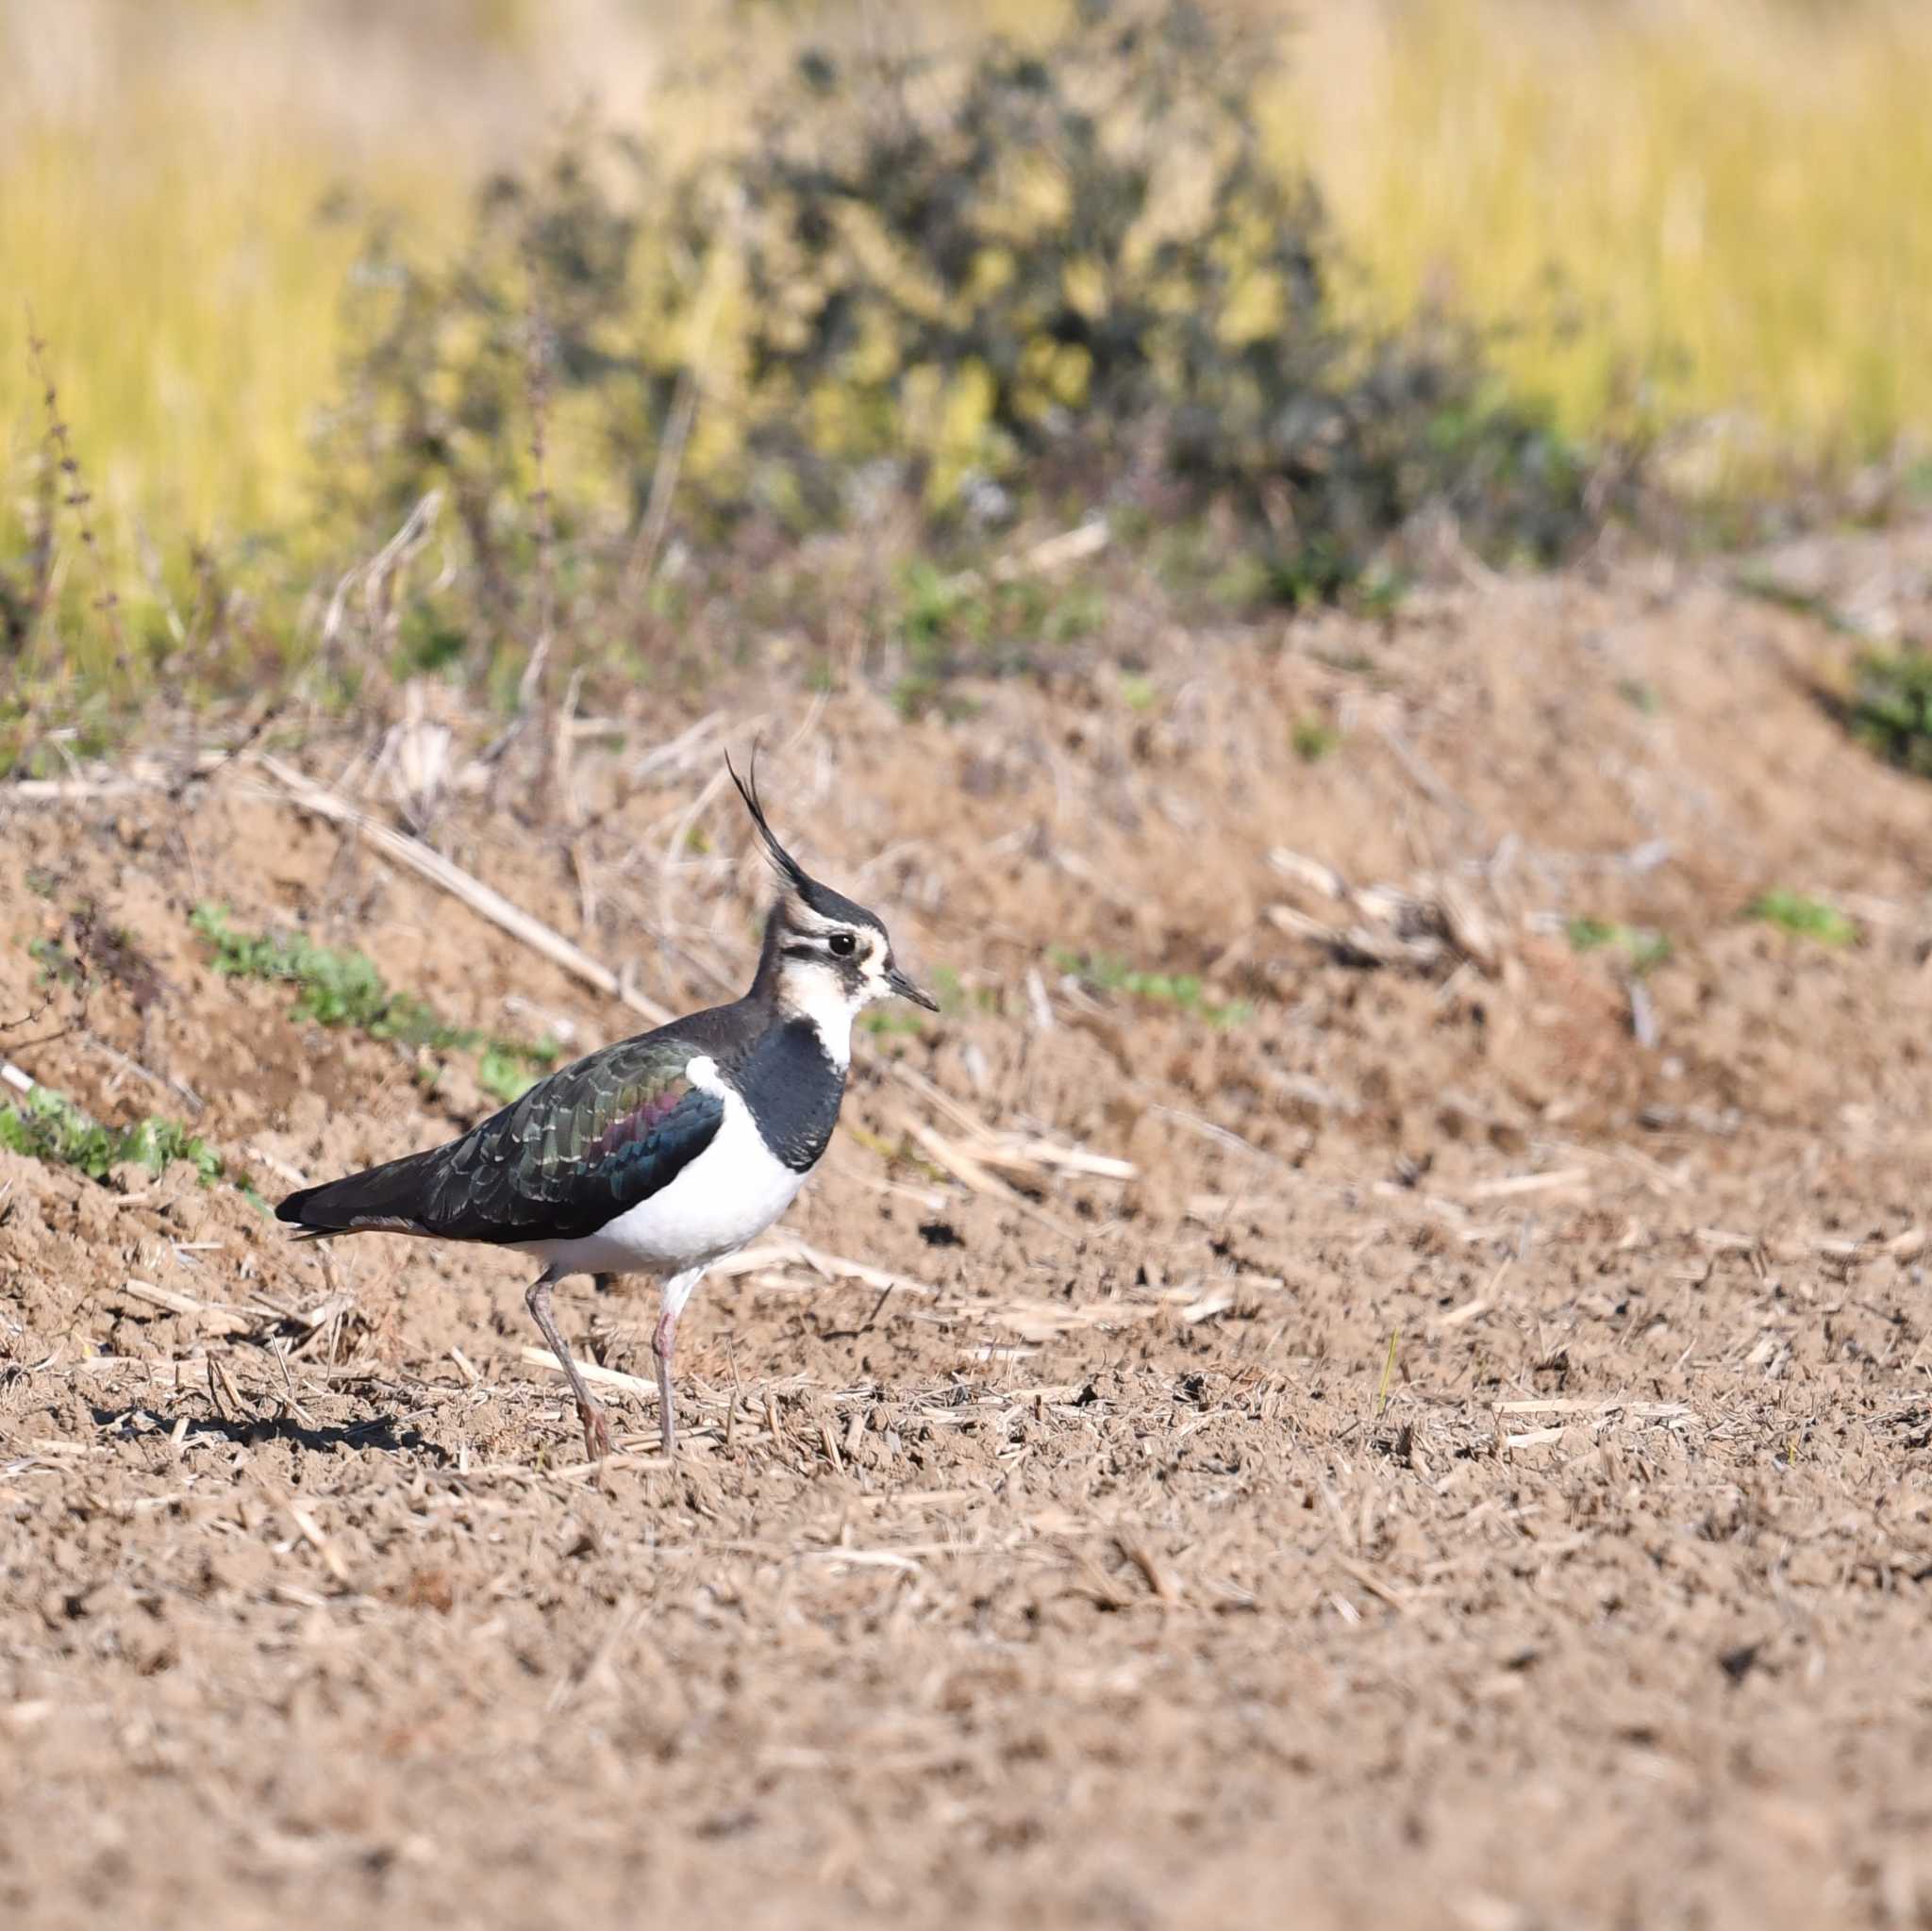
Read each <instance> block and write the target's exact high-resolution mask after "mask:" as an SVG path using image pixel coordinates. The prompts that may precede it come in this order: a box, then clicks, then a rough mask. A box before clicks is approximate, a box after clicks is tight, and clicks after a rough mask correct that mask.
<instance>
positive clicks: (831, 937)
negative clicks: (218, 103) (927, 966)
mask: <svg viewBox="0 0 1932 1931" xmlns="http://www.w3.org/2000/svg"><path fill="white" fill-rule="evenodd" d="M778 917H779V919H780V920H781V921H782V922H783V924H782V930H781V933H780V936H779V943H778V959H779V965H778V1004H779V1006H780V1007H782V1008H783V1009H784V1010H785V1011H787V1012H790V1013H793V1014H795V1015H797V1016H798V1017H799V1018H801V1019H808V1020H810V1021H811V1023H812V1024H813V1026H814V1027H816V1028H817V1031H818V1035H819V1038H820V1039H821V1040H824V1044H825V1050H826V1052H828V1053H829V1054H831V1056H832V1057H833V1058H834V1059H836V1060H838V1061H839V1063H840V1064H841V1065H843V1064H844V1063H845V1061H846V1059H847V1058H848V1057H850V1054H851V1044H852V1022H853V1021H854V1020H855V1019H857V1018H858V1015H859V1014H860V1013H861V1012H863V1011H864V1010H865V1008H866V1007H868V1006H871V1005H874V1003H875V1002H877V1001H878V1000H881V999H910V1000H911V1001H912V1002H913V1003H914V1004H915V1005H918V1006H924V1007H925V1008H926V1009H927V1010H928V1011H930V1012H937V1011H938V1010H939V1006H938V1003H937V1002H936V1001H935V1000H933V999H932V998H930V997H928V996H927V994H925V993H924V992H922V991H921V990H919V988H918V987H917V986H915V985H914V984H913V983H912V981H911V980H910V979H908V977H907V976H906V974H904V973H902V972H901V971H900V970H899V968H898V965H897V963H896V962H895V961H894V959H893V957H892V941H891V939H889V938H888V937H887V936H886V928H885V927H884V926H883V925H881V924H878V922H877V921H876V920H874V918H872V916H871V914H870V913H867V914H866V915H865V916H864V917H862V918H850V919H845V918H836V917H832V916H829V915H827V914H825V913H824V912H820V911H818V910H815V909H814V908H813V907H810V906H808V905H807V904H805V902H804V901H803V900H802V899H801V898H799V897H797V896H796V895H794V894H790V893H788V894H787V896H786V898H785V900H784V902H783V903H782V904H781V906H780V907H779V910H778Z"/></svg>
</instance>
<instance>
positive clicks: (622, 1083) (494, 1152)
mask: <svg viewBox="0 0 1932 1931" xmlns="http://www.w3.org/2000/svg"><path fill="white" fill-rule="evenodd" d="M702 1050H703V1049H702V1048H701V1047H699V1046H697V1045H695V1044H694V1043H693V1042H691V1040H680V1039H678V1038H677V1037H676V1036H675V1034H667V1033H649V1034H646V1035H645V1036H644V1037H643V1038H641V1039H637V1040H625V1041H624V1042H623V1043H622V1044H620V1045H616V1046H610V1047H607V1048H606V1049H605V1050H604V1051H603V1052H601V1053H593V1054H591V1057H589V1058H586V1059H579V1060H576V1061H575V1062H574V1063H573V1064H571V1065H569V1066H565V1067H562V1068H559V1070H558V1071H557V1072H556V1073H553V1074H550V1076H549V1077H548V1078H547V1079H543V1080H540V1081H539V1082H538V1083H537V1084H536V1085H535V1086H533V1087H532V1088H531V1089H530V1090H529V1091H528V1092H526V1093H525V1094H524V1096H523V1097H522V1098H521V1099H519V1100H515V1101H512V1102H511V1104H510V1105H509V1106H508V1107H505V1108H504V1109H503V1110H502V1111H501V1112H500V1113H496V1114H492V1115H491V1118H489V1119H488V1120H486V1121H484V1122H483V1124H481V1125H480V1126H477V1127H475V1128H474V1129H473V1130H472V1131H471V1132H469V1133H467V1134H465V1135H464V1136H463V1138H462V1139H460V1140H454V1141H452V1142H451V1143H450V1144H449V1145H448V1146H442V1147H438V1148H436V1149H434V1150H433V1151H431V1152H428V1153H421V1154H411V1155H409V1156H408V1157H407V1158H405V1159H400V1160H391V1161H390V1162H389V1163H388V1164H387V1165H386V1166H381V1167H373V1168H371V1169H370V1170H369V1171H368V1172H367V1173H363V1174H351V1175H349V1177H348V1178H346V1179H342V1180H336V1181H332V1182H330V1183H329V1184H327V1185H325V1186H323V1187H312V1188H308V1189H307V1190H304V1191H303V1192H300V1193H296V1194H291V1196H290V1197H289V1198H288V1199H287V1200H285V1201H283V1202H282V1204H281V1205H280V1207H277V1208H276V1213H277V1214H278V1216H279V1217H280V1218H281V1219H283V1220H285V1221H292V1222H294V1223H295V1224H297V1225H299V1226H302V1227H305V1228H308V1229H309V1230H310V1231H313V1232H337V1231H341V1232H346V1231H349V1230H351V1229H353V1228H357V1227H392V1228H396V1229H399V1230H403V1231H408V1232H411V1233H421V1234H434V1235H440V1236H441V1237H443V1238H444V1239H447V1240H489V1241H494V1242H498V1243H511V1242H521V1241H530V1240H578V1239H581V1238H582V1237H583V1236H584V1235H586V1234H590V1233H594V1232H595V1231H596V1230H597V1229H598V1228H599V1227H601V1226H603V1225H604V1224H606V1223H607V1222H608V1221H612V1220H615V1219H616V1218H617V1216H618V1215H619V1214H621V1213H624V1212H625V1211H626V1210H627V1209H628V1208H630V1207H635V1206H637V1204H638V1203H639V1202H640V1201H642V1200H648V1199H649V1198H650V1197H651V1195H652V1194H654V1193H656V1192H657V1191H658V1190H659V1189H660V1188H662V1187H665V1186H668V1185H669V1184H670V1182H671V1181H672V1180H674V1179H675V1177H676V1176H677V1175H678V1174H680V1173H682V1172H683V1171H684V1169H685V1168H686V1167H688V1166H689V1165H690V1164H691V1161H692V1160H694V1159H695V1158H696V1157H698V1155H699V1154H701V1153H702V1152H703V1151H704V1150H705V1148H706V1147H707V1146H708V1145H709V1144H710V1143H711V1140H712V1138H713V1137H714V1136H715V1135H716V1133H717V1131H718V1127H719V1124H720V1123H721V1122H722V1121H723V1120H724V1103H723V1102H722V1101H721V1100H720V1099H719V1098H718V1096H717V1095H716V1094H715V1093H710V1092H707V1091H705V1090H703V1089H702V1088H700V1087H696V1086H693V1085H692V1084H691V1080H690V1078H689V1077H688V1074H687V1068H688V1067H689V1065H690V1062H691V1059H692V1058H693V1057H696V1056H697V1055H698V1054H699V1053H700V1052H701V1051H702Z"/></svg>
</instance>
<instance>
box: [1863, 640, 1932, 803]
mask: <svg viewBox="0 0 1932 1931" xmlns="http://www.w3.org/2000/svg"><path fill="white" fill-rule="evenodd" d="M1851 724H1852V730H1853V733H1854V734H1855V735H1856V736H1857V738H1859V739H1860V740H1862V741H1863V742H1865V743H1867V744H1869V745H1870V746H1871V747H1872V749H1873V750H1874V751H1875V752H1877V753H1878V755H1879V756H1880V757H1883V758H1884V759H1885V761H1886V762H1887V763H1888V764H1895V765H1897V766H1898V768H1899V769H1900V770H1901V771H1909V772H1912V773H1915V774H1917V775H1918V776H1920V777H1932V651H1928V650H1926V649H1924V647H1923V646H1922V645H1919V644H1915V643H1913V644H1907V645H1906V646H1905V647H1904V648H1903V649H1902V650H1896V651H1872V652H1869V653H1867V655H1866V656H1864V657H1863V658H1860V659H1859V660H1858V673H1857V689H1856V691H1855V692H1854V694H1853V697H1852V706H1851Z"/></svg>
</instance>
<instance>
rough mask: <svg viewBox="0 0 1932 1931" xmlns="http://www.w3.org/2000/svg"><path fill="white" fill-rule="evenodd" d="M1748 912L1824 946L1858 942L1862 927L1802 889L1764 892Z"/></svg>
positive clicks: (1747, 916)
mask: <svg viewBox="0 0 1932 1931" xmlns="http://www.w3.org/2000/svg"><path fill="white" fill-rule="evenodd" d="M1744 915H1745V917H1746V918H1750V919H1759V920H1762V921H1763V922H1764V924H1767V925H1776V926H1778V927H1779V928H1780V929H1781V930H1783V931H1786V932H1790V933H1794V934H1795V935H1796V936H1797V937H1799V938H1801V939H1815V940H1816V941H1818V942H1819V944H1821V945H1856V944H1857V940H1858V928H1857V925H1856V924H1854V923H1853V922H1852V920H1851V919H1850V918H1849V917H1848V916H1847V915H1846V914H1845V913H1843V912H1841V911H1840V910H1839V908H1838V907H1836V906H1828V905H1826V904H1825V903H1824V900H1822V899H1816V898H1808V897H1807V896H1806V894H1805V893H1803V892H1802V891H1782V890H1780V891H1767V892H1761V893H1760V894H1759V895H1758V896H1757V898H1755V899H1753V900H1752V901H1751V903H1750V905H1749V906H1747V907H1745V913H1744Z"/></svg>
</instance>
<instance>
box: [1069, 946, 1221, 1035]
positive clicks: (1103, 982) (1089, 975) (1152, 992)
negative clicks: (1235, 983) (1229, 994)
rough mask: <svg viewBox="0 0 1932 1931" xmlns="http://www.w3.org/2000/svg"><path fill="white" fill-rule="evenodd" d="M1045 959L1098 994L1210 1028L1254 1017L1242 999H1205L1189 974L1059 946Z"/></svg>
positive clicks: (1197, 978)
mask: <svg viewBox="0 0 1932 1931" xmlns="http://www.w3.org/2000/svg"><path fill="white" fill-rule="evenodd" d="M1047 957H1049V958H1050V959H1051V960H1052V962H1053V965H1054V969H1055V970H1056V971H1057V972H1062V973H1071V974H1073V975H1074V977H1076V978H1079V979H1082V980H1084V981H1085V982H1086V983H1087V984H1088V985H1090V986H1091V987H1093V988H1094V989H1095V990H1098V991H1102V992H1124V993H1125V994H1127V996H1128V997H1129V998H1132V999H1146V1000H1150V1001H1152V1002H1153V1003H1154V1004H1156V1005H1159V1006H1172V1007H1176V1008H1178V1009H1179V1010H1180V1011H1182V1012H1186V1013H1190V1014H1191V1015H1192V1016H1193V1017H1195V1018H1197V1019H1204V1020H1206V1021H1207V1022H1208V1024H1209V1025H1211V1026H1217V1027H1227V1026H1237V1025H1241V1024H1243V1023H1244V1022H1245V1021H1247V1020H1249V1019H1252V1018H1253V1017H1254V1012H1255V1008H1254V1007H1252V1006H1251V1005H1250V1004H1249V1003H1248V1002H1247V1001H1246V1000H1245V999H1233V1000H1228V1001H1225V1002H1223V1001H1219V1000H1214V999H1209V998H1208V995H1207V992H1206V990H1204V988H1203V987H1202V984H1201V981H1200V978H1199V976H1198V975H1197V974H1193V973H1149V972H1142V971H1141V969H1140V968H1139V967H1138V966H1130V965H1129V964H1127V962H1126V961H1125V960H1124V959H1120V958H1116V957H1113V956H1112V955H1111V954H1109V953H1105V952H1097V953H1085V952H1070V951H1068V950H1067V949H1066V948H1065V947H1063V946H1056V947H1054V949H1053V950H1052V951H1051V952H1050V953H1049V954H1048V955H1047Z"/></svg>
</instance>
